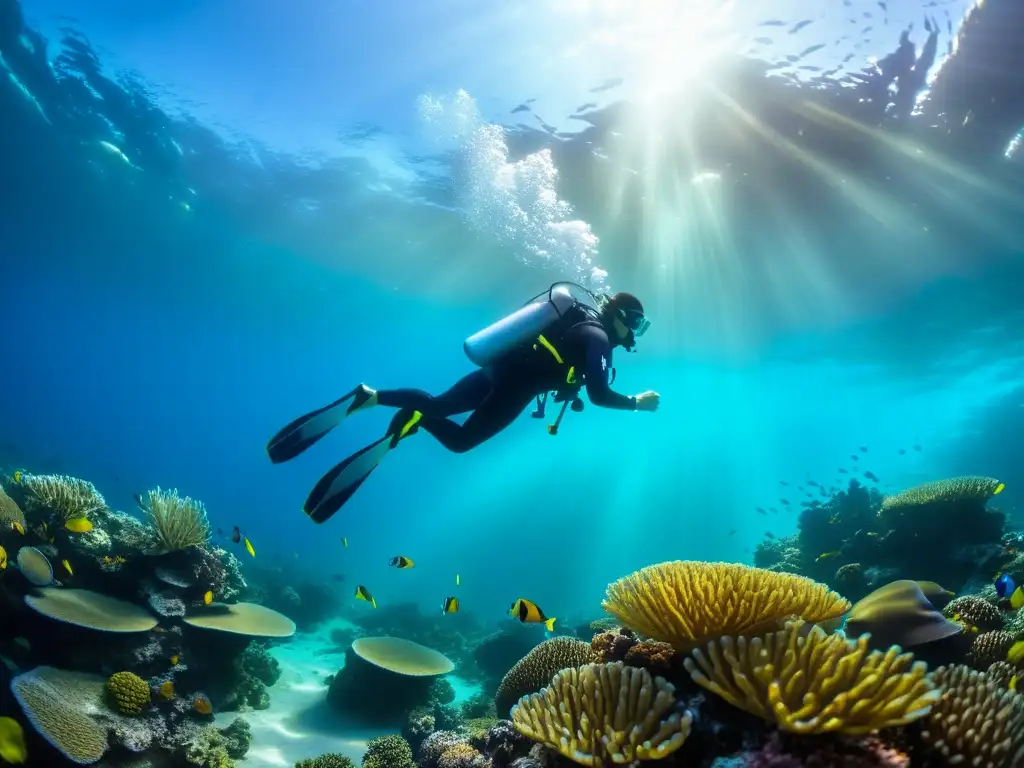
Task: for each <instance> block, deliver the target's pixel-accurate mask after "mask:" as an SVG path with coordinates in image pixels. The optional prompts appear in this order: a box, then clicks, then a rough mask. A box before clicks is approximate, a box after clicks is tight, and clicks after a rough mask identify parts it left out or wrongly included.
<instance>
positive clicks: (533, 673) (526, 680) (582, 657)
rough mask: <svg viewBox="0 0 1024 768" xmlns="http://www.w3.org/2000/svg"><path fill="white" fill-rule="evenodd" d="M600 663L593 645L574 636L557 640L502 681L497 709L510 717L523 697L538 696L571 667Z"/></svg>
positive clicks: (541, 647)
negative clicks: (511, 711)
mask: <svg viewBox="0 0 1024 768" xmlns="http://www.w3.org/2000/svg"><path fill="white" fill-rule="evenodd" d="M595 660H596V655H595V653H594V651H593V649H592V648H591V647H590V643H584V642H583V641H582V640H577V639H576V638H574V637H553V638H551V639H549V640H545V641H544V642H543V643H541V644H540V645H538V646H536V647H535V648H534V649H533V650H531V651H530V652H529V653H528V654H526V655H525V656H524V657H523V658H521V659H520V660H519V661H517V662H516V663H515V666H513V667H512V669H510V670H509V671H508V673H507V674H506V675H505V677H503V678H502V680H501V684H500V685H499V686H498V692H497V694H496V695H495V697H494V707H495V709H496V710H497V712H498V715H499V716H500V717H508V712H509V710H510V709H512V706H513V705H514V704H515V703H516V702H517V701H519V699H520V697H521V696H525V695H526V694H528V693H536V692H537V691H539V690H540V689H541V688H543V687H544V686H545V685H547V684H548V683H549V682H551V678H552V677H554V676H555V673H556V672H559V671H561V670H563V669H567V668H569V667H582V666H583V665H584V664H589V663H590V662H592V661H595Z"/></svg>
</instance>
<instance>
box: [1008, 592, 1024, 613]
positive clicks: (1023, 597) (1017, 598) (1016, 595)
mask: <svg viewBox="0 0 1024 768" xmlns="http://www.w3.org/2000/svg"><path fill="white" fill-rule="evenodd" d="M1010 607H1011V608H1013V610H1015V611H1018V610H1020V609H1021V608H1022V607H1024V591H1021V588H1020V587H1017V588H1016V589H1015V590H1013V594H1012V595H1010Z"/></svg>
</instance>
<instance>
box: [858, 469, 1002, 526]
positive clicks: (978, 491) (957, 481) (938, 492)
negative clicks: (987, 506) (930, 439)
mask: <svg viewBox="0 0 1024 768" xmlns="http://www.w3.org/2000/svg"><path fill="white" fill-rule="evenodd" d="M1005 487H1006V486H1005V485H1003V483H1001V482H1000V481H999V480H996V479H995V478H994V477H954V478H952V479H950V480H937V481H935V482H932V483H924V484H922V485H917V486H914V487H913V488H908V489H907V490H905V491H901V492H900V493H897V494H895V495H893V496H886V497H885V499H884V500H883V501H882V507H881V509H880V510H879V512H878V515H879V517H881V516H883V515H885V514H886V513H887V512H892V511H894V510H899V509H905V508H907V507H921V506H924V505H927V504H944V503H945V504H956V503H965V504H984V503H985V502H986V501H988V500H989V499H990V498H992V497H993V496H995V495H996V494H997V493H1002V491H1003V489H1004V488H1005Z"/></svg>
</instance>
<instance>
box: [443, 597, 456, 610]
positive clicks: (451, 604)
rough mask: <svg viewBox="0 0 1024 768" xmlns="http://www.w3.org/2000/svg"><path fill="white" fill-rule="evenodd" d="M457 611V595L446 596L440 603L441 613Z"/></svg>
mask: <svg viewBox="0 0 1024 768" xmlns="http://www.w3.org/2000/svg"><path fill="white" fill-rule="evenodd" d="M458 612H459V598H457V597H446V598H445V599H444V603H442V604H441V613H458Z"/></svg>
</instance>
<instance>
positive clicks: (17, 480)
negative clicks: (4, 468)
mask: <svg viewBox="0 0 1024 768" xmlns="http://www.w3.org/2000/svg"><path fill="white" fill-rule="evenodd" d="M11 479H12V480H14V484H15V485H21V470H20V469H19V470H18V471H17V472H15V473H14V476H13V477H12V478H11Z"/></svg>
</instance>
